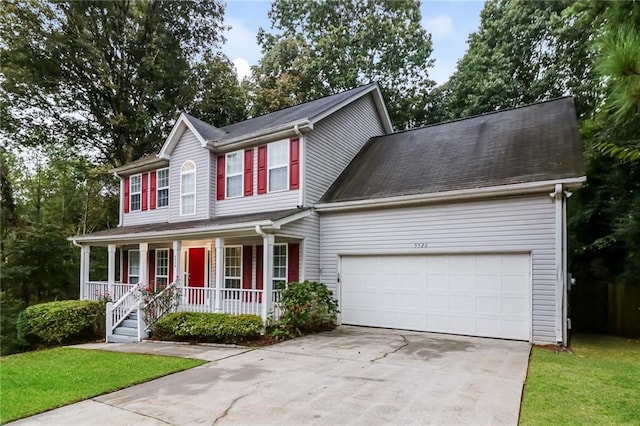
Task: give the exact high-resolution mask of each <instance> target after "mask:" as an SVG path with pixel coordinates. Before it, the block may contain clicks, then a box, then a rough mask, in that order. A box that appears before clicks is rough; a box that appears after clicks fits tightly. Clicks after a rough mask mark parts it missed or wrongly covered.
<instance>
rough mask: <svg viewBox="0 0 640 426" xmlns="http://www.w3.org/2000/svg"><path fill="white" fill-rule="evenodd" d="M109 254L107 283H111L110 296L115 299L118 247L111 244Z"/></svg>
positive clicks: (108, 249)
mask: <svg viewBox="0 0 640 426" xmlns="http://www.w3.org/2000/svg"><path fill="white" fill-rule="evenodd" d="M107 253H108V257H107V281H108V282H109V296H111V297H112V298H113V284H114V283H115V282H116V245H115V244H109V246H108V248H107Z"/></svg>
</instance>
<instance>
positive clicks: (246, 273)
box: [242, 246, 253, 289]
mask: <svg viewBox="0 0 640 426" xmlns="http://www.w3.org/2000/svg"><path fill="white" fill-rule="evenodd" d="M252 258H253V253H252V248H251V246H242V288H244V289H251V260H252Z"/></svg>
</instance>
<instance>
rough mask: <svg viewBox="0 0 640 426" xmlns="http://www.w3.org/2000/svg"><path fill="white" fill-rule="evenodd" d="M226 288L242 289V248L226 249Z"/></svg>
mask: <svg viewBox="0 0 640 426" xmlns="http://www.w3.org/2000/svg"><path fill="white" fill-rule="evenodd" d="M224 287H225V288H242V246H226V247H225V248H224Z"/></svg>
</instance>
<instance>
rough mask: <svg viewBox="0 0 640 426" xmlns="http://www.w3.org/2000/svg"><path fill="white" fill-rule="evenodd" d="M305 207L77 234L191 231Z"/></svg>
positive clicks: (279, 215)
mask: <svg viewBox="0 0 640 426" xmlns="http://www.w3.org/2000/svg"><path fill="white" fill-rule="evenodd" d="M304 210H307V209H289V210H278V211H272V212H260V213H251V214H243V215H234V216H221V217H217V218H215V219H201V220H191V221H185V222H171V223H169V222H160V223H150V224H144V225H132V226H123V227H119V228H112V229H106V230H104V231H98V232H93V233H91V234H87V235H79V236H78V237H79V238H82V237H92V238H93V237H116V236H119V235H129V234H139V233H149V232H163V231H192V230H197V228H205V227H210V226H221V225H232V224H236V223H237V224H242V223H249V222H260V221H265V220H271V221H277V220H280V219H284V218H285V217H288V216H291V215H294V214H296V213H300V212H301V211H304Z"/></svg>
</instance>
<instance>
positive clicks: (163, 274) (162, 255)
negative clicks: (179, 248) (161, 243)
mask: <svg viewBox="0 0 640 426" xmlns="http://www.w3.org/2000/svg"><path fill="white" fill-rule="evenodd" d="M156 284H163V285H166V284H169V249H157V250H156Z"/></svg>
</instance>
